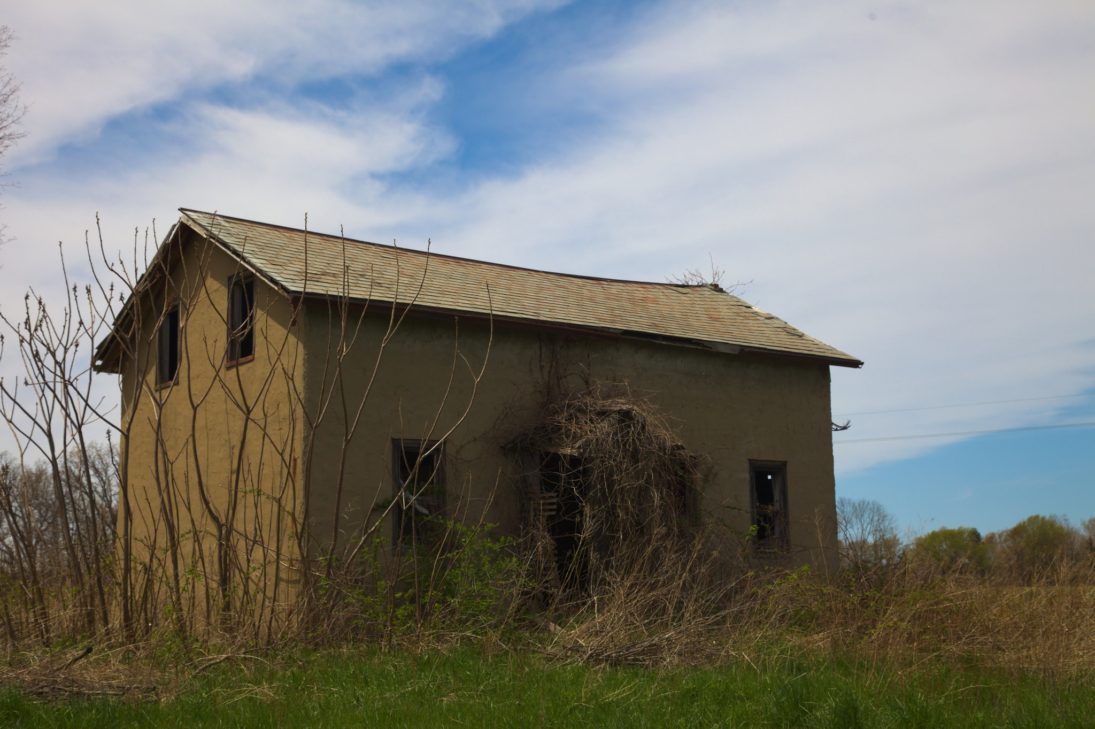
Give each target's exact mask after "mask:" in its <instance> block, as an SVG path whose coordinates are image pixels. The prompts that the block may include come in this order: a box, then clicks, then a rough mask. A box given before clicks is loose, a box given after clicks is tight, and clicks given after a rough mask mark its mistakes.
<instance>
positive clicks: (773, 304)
mask: <svg viewBox="0 0 1095 729" xmlns="http://www.w3.org/2000/svg"><path fill="white" fill-rule="evenodd" d="M60 6H63V7H60ZM0 23H4V24H7V25H9V26H10V27H11V28H12V29H13V31H14V32H15V34H16V36H17V37H16V41H15V43H14V45H13V47H12V48H11V49H10V51H9V54H8V57H7V58H6V63H7V66H8V67H9V69H10V70H11V71H12V72H13V73H15V74H16V75H17V76H18V77H19V79H20V80H21V81H22V84H23V98H24V100H25V101H26V103H27V105H28V107H29V110H28V113H27V116H26V118H25V122H24V124H25V129H26V132H27V136H26V138H25V139H24V140H22V142H21V143H20V145H19V146H18V147H17V148H15V149H14V150H12V152H11V153H10V154H9V156H8V158H7V159H6V161H5V166H6V169H7V172H8V175H9V177H8V181H9V182H10V183H12V184H13V186H10V187H8V188H5V189H4V191H3V197H2V198H0V199H2V202H3V205H4V207H3V210H2V211H0V215H2V218H0V219H2V221H3V222H4V223H5V224H6V225H7V234H8V236H9V238H10V239H11V240H10V241H9V242H8V243H7V244H6V245H5V247H4V248H3V249H2V251H0V256H2V258H3V266H2V268H0V307H3V308H4V309H5V310H10V307H13V306H17V305H18V303H19V301H20V299H21V293H22V290H23V288H24V287H25V286H26V285H27V284H28V283H29V284H33V285H35V286H37V287H39V288H41V289H43V290H46V291H48V290H49V289H50V287H51V286H54V287H55V286H56V282H55V277H54V271H55V264H54V260H55V259H54V255H55V250H56V248H55V246H56V242H57V241H59V240H63V241H66V242H67V243H70V244H79V243H80V242H81V241H82V238H83V231H84V230H85V229H86V228H88V227H89V226H90V225H91V224H92V223H93V222H94V214H95V213H96V212H99V213H100V214H101V215H102V216H103V220H104V230H105V232H106V235H107V238H108V243H109V244H111V245H116V246H118V247H119V248H121V247H124V246H125V245H126V244H127V242H128V241H132V236H133V230H134V228H136V227H142V228H143V227H145V226H147V225H148V224H149V222H150V221H151V220H153V219H156V220H157V225H158V228H159V230H160V231H163V230H166V228H167V227H168V226H169V225H170V222H171V221H172V220H173V218H174V216H175V212H174V211H175V209H176V208H177V207H180V206H186V207H195V208H202V209H215V210H220V211H222V212H224V213H228V214H233V215H240V216H244V217H252V218H257V219H262V220H268V221H272V222H278V223H283V224H288V225H300V224H302V222H303V219H304V214H305V213H308V215H309V224H310V226H311V227H312V228H313V229H319V230H337V229H338V228H339V226H344V227H345V229H346V231H347V233H348V234H350V235H353V236H356V237H362V238H366V239H371V240H380V241H389V240H393V239H396V240H398V241H400V243H401V244H404V245H409V246H422V245H424V244H425V241H426V239H427V238H430V239H432V241H433V245H434V249H435V250H438V251H441V252H446V253H453V254H458V255H470V256H476V257H483V258H488V259H491V260H498V261H503V262H508V263H515V264H521V265H527V266H534V267H540V268H548V269H554V270H562V271H567V272H573V273H582V274H592V275H605V276H613V277H622V278H640V279H649V280H665V279H666V278H667V277H669V276H672V275H674V274H677V273H680V272H681V271H683V270H685V269H689V268H705V267H707V266H708V261H709V260H714V261H715V263H716V264H717V265H718V266H720V267H721V268H724V269H726V271H727V277H728V279H729V280H730V281H743V282H748V283H747V284H746V285H745V286H744V287H743V288H742V290H741V293H742V295H743V296H744V297H745V298H746V299H748V300H749V301H751V302H752V303H754V304H756V305H758V306H760V307H761V308H764V309H767V310H770V311H773V312H775V313H777V314H778V315H780V316H782V317H784V318H786V319H788V320H789V321H791V322H792V323H793V324H795V325H797V326H799V327H801V328H803V329H805V330H806V331H808V332H810V333H811V334H814V335H815V336H818V337H820V338H822V339H824V340H825V341H828V342H830V343H832V344H834V345H836V346H838V347H840V348H842V349H845V350H846V351H849V352H851V353H853V354H855V355H856V356H858V357H860V358H861V359H863V360H864V361H865V362H866V363H867V364H866V367H864V368H863V369H862V370H857V371H849V370H839V369H838V370H835V371H834V373H833V409H834V412H835V414H836V415H837V416H838V417H842V414H844V413H847V414H848V415H847V417H848V418H850V419H851V420H852V423H853V427H852V429H851V430H849V431H848V432H846V433H842V434H838V435H837V436H836V437H835V441H836V444H835V446H834V450H835V454H836V462H837V479H838V493H839V494H840V495H846V496H852V497H857V498H874V499H877V500H878V501H880V502H882V503H883V504H884V505H885V506H887V507H888V508H889V509H890V510H892V511H893V512H894V513H895V514H896V515H897V517H898V519H899V521H900V523H901V524H902V526H903V528H906V529H909V530H924V529H927V528H933V527H935V526H943V525H952V526H953V525H959V524H967V525H972V526H976V527H978V528H981V529H982V530H985V531H989V530H995V529H1000V528H1004V527H1007V526H1009V525H1010V524H1012V523H1014V522H1016V521H1018V520H1019V519H1021V518H1023V517H1025V516H1027V515H1029V514H1031V513H1034V512H1041V513H1053V514H1060V515H1064V516H1067V517H1069V518H1070V519H1072V520H1073V521H1075V522H1079V521H1081V520H1083V519H1085V518H1088V517H1090V516H1095V428H1092V427H1065V428H1057V427H1054V428H1047V427H1046V426H1059V425H1068V424H1070V423H1085V422H1087V423H1089V422H1091V421H1095V396H1093V394H1092V393H1095V291H1093V289H1095V241H1093V240H1092V239H1093V236H1095V205H1093V204H1092V202H1091V201H1092V200H1095V83H1092V82H1091V81H1092V78H1095V9H1093V8H1092V6H1091V5H1090V3H1089V2H1086V1H1084V0H1080V1H1077V2H1066V1H1065V0H1047V1H1046V2H1041V3H1029V2H1025V1H1024V2H1020V1H1018V0H996V1H992V2H989V1H973V0H957V1H955V2H947V3H923V2H888V1H879V2H856V1H851V0H849V1H845V0H839V1H834V2H827V3H806V2H775V1H772V2H752V1H750V2H657V1H653V0H651V1H648V2H638V3H636V2H615V1H607V2H571V3H566V2H562V1H561V0H547V1H544V2H539V1H538V0H479V1H476V2H457V1H453V2H445V3H429V2H416V1H414V0H407V1H405V2H400V3H390V2H384V3H368V2H362V3H351V2H329V1H325V0H308V1H307V2H292V3H289V2H259V0H240V1H239V2H233V3H223V2H212V1H207V0H195V1H194V2H188V3H185V4H184V3H167V2H165V3H156V4H150V3H144V2H136V1H133V2H129V1H126V2H103V3H95V4H86V3H63V2H61V3H51V4H48V6H47V4H45V3H40V2H29V1H26V0H15V2H9V3H6V4H5V10H4V13H3V15H2V16H0ZM1017 428H1023V429H1024V430H1015V429H1017ZM997 430H1004V431H1005V432H997V433H984V434H980V435H977V434H974V435H951V436H947V437H928V438H924V437H913V438H905V437H903V436H924V435H932V434H937V433H966V434H969V433H975V432H978V431H997ZM852 441H856V442H852Z"/></svg>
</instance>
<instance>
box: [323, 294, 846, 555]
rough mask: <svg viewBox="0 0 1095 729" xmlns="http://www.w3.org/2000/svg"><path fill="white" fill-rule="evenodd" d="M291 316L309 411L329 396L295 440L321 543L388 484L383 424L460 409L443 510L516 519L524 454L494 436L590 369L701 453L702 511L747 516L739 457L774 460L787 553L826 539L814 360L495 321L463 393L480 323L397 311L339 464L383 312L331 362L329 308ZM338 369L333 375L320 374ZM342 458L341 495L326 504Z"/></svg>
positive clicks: (742, 521) (830, 501)
mask: <svg viewBox="0 0 1095 729" xmlns="http://www.w3.org/2000/svg"><path fill="white" fill-rule="evenodd" d="M303 318H304V321H303V324H302V326H303V332H302V336H303V338H304V340H305V343H306V344H305V346H306V351H307V352H308V356H307V360H306V367H305V373H306V378H307V387H306V391H307V398H306V401H307V402H308V403H309V406H308V407H309V408H310V409H311V410H312V411H314V412H316V411H319V410H320V409H321V405H320V404H321V403H322V402H326V403H327V405H326V409H325V413H326V414H325V417H324V418H323V420H322V421H321V422H320V424H319V427H318V428H317V430H316V431H315V439H314V443H312V444H311V445H310V446H309V445H307V444H306V446H305V452H306V458H307V459H308V462H309V463H310V464H311V467H310V479H311V484H310V497H309V521H308V523H309V526H310V528H311V530H312V534H313V536H314V537H315V543H316V544H317V545H321V548H322V547H325V546H328V545H329V544H330V538H331V534H332V531H333V529H334V526H335V524H338V525H339V528H340V530H341V534H340V536H339V544H340V545H343V546H344V545H345V544H347V542H352V541H353V540H354V538H355V535H356V534H358V533H360V528H361V525H362V524H363V523H366V521H367V516H368V515H369V514H370V513H372V514H376V513H378V512H379V507H380V506H383V505H384V504H386V503H387V502H388V500H389V499H390V498H391V496H392V494H393V484H392V464H391V459H392V451H391V442H392V439H393V438H406V439H425V438H437V437H439V435H440V434H442V433H444V432H446V431H447V430H448V429H449V428H450V427H453V425H454V424H455V423H456V422H457V421H458V420H459V419H460V417H461V416H462V415H464V410H465V408H468V410H467V413H466V417H465V419H464V420H463V422H462V423H461V424H460V426H459V428H458V429H457V430H456V431H455V432H454V433H453V434H452V435H451V436H450V437H449V439H448V441H447V447H446V448H447V450H446V454H445V470H446V473H445V477H446V482H447V485H448V491H449V504H450V512H452V511H459V510H463V509H464V508H465V507H468V506H470V508H467V513H468V514H469V515H470V516H471V517H472V518H475V517H477V516H478V515H479V514H480V513H481V512H482V510H483V509H484V508H487V509H488V512H487V513H488V519H489V521H491V522H493V523H496V524H498V525H500V526H501V527H502V528H503V530H506V531H510V532H512V531H515V530H516V529H517V528H518V521H519V497H518V490H517V488H516V484H518V483H519V482H521V479H522V475H521V473H520V469H521V465H520V464H518V463H517V462H516V461H515V460H514V458H513V456H512V454H511V453H508V452H507V451H506V450H505V448H504V446H505V444H506V443H508V442H509V441H510V439H512V438H513V437H514V436H515V435H517V434H519V433H521V432H522V431H523V430H524V429H527V428H528V427H529V426H530V425H532V424H533V423H535V422H536V419H537V416H538V414H539V411H540V408H541V407H542V405H543V403H544V398H545V388H547V387H548V386H549V385H551V384H554V386H560V385H561V386H562V387H564V388H570V389H573V390H580V389H582V388H583V387H585V386H588V385H589V384H590V383H593V382H602V383H617V384H619V385H626V386H627V387H629V388H630V390H631V392H632V393H634V394H635V395H637V396H640V397H643V398H645V399H648V400H650V401H651V402H653V403H654V404H655V405H657V406H658V407H659V409H660V410H661V411H662V412H663V413H665V414H666V415H667V416H668V417H669V419H670V421H671V422H672V424H673V426H674V428H675V430H676V432H677V434H678V435H679V437H680V440H681V442H682V443H683V444H684V445H685V446H686V447H687V448H688V449H689V450H690V451H692V452H693V453H696V454H700V455H702V456H705V457H706V458H708V459H709V469H708V473H709V476H710V478H709V480H708V481H707V482H706V483H705V484H704V485H703V503H702V506H701V508H700V512H701V514H702V516H703V518H704V519H707V520H709V521H714V522H717V523H719V524H723V525H726V526H727V527H729V528H730V529H731V530H732V531H733V532H734V533H736V534H741V535H744V533H745V532H746V531H747V530H748V528H749V524H750V521H751V517H750V484H749V461H750V459H757V460H768V461H786V463H787V489H788V510H789V520H790V543H791V544H790V555H791V558H792V559H794V560H795V561H812V562H815V563H821V562H822V561H824V560H823V558H822V555H821V553H819V552H818V547H819V545H824V546H825V547H826V548H831V547H832V546H833V545H834V543H835V518H834V483H833V460H832V440H831V432H830V401H829V372H828V367H827V366H826V365H823V364H817V363H814V362H808V361H803V360H793V359H787V358H778V357H758V356H751V357H748V356H740V355H727V354H718V353H713V352H709V351H703V350H699V349H691V348H685V347H679V346H669V345H666V344H662V343H656V342H645V341H639V340H632V339H622V338H609V337H598V336H590V335H582V334H574V333H566V332H561V331H558V330H554V331H553V330H548V329H543V328H540V329H537V328H532V327H526V326H517V325H511V324H508V325H507V324H496V325H495V327H494V333H493V341H492V342H491V343H490V346H489V360H488V364H487V367H486V369H485V372H484V376H483V378H482V381H481V382H480V383H479V386H478V388H477V390H476V391H475V392H474V394H473V388H474V381H473V372H475V371H476V370H478V368H479V367H480V366H481V364H482V362H483V359H484V357H485V356H487V352H488V339H489V338H490V332H489V327H488V324H487V323H486V322H484V321H482V320H473V319H459V320H457V319H456V318H454V317H452V316H445V315H416V316H409V317H407V318H406V319H405V320H403V322H402V324H401V325H400V326H399V328H398V331H396V333H395V334H394V336H392V337H391V339H390V341H389V343H388V344H387V345H386V347H385V350H384V352H383V356H382V357H381V359H380V363H379V366H377V367H376V368H375V369H376V372H375V379H374V380H373V382H372V386H371V390H370V394H369V397H368V400H367V402H366V404H365V407H364V408H363V409H362V410H361V417H360V419H359V420H358V424H357V426H356V430H354V432H353V434H352V437H350V438H349V441H348V443H349V446H348V447H347V448H346V449H345V461H344V463H343V462H342V453H343V451H344V449H343V443H345V442H347V440H346V434H347V432H348V430H347V428H346V425H345V423H346V422H348V421H352V420H353V417H352V415H351V417H349V418H347V419H344V418H343V410H344V409H343V407H342V405H341V397H342V393H346V394H347V405H348V406H349V407H348V410H350V411H354V410H356V409H357V406H358V405H359V403H360V398H361V395H362V394H363V393H364V392H365V390H366V389H367V383H368V381H369V379H370V378H372V377H374V375H373V371H374V364H376V362H377V357H378V356H379V355H380V341H381V340H382V339H383V337H384V333H385V332H386V331H387V329H388V325H389V322H390V317H389V313H388V311H387V310H384V309H381V308H379V307H375V306H374V308H373V310H372V311H370V312H369V313H368V314H367V315H366V316H365V317H364V319H363V321H362V325H361V328H360V330H359V331H358V333H357V336H356V338H355V340H354V341H353V343H352V345H351V346H350V347H349V348H348V350H347V351H348V354H347V356H346V358H345V359H344V360H343V364H342V366H341V368H339V367H336V365H335V359H334V358H333V357H325V355H324V354H323V353H324V352H329V351H331V350H332V349H333V346H332V343H333V342H334V341H337V339H338V334H337V332H335V331H334V330H333V322H335V321H337V318H335V317H332V316H331V314H330V313H329V311H328V307H327V305H325V304H323V303H322V302H315V303H311V304H309V306H308V307H306V309H305V311H304V314H303ZM457 327H458V329H459V331H458V333H457ZM336 370H337V371H340V372H341V375H342V379H341V386H334V387H332V383H333V382H335V380H336V378H335V375H336ZM323 373H325V374H326V380H327V384H326V385H325V386H321V385H320V382H321V381H323V380H324V374H323ZM323 393H327V394H328V395H333V397H327V398H325V397H324V396H323ZM469 404H470V407H469ZM526 468H527V466H526ZM340 471H341V472H342V473H343V474H344V475H343V478H342V484H343V495H342V497H341V499H340V500H338V503H337V507H336V497H335V491H336V489H337V484H338V483H339V480H340V479H339V473H340ZM488 505H489V506H488ZM336 512H337V517H336V516H335V514H336ZM389 521H390V520H389ZM391 532H392V527H391V525H390V524H384V525H382V526H381V527H380V529H379V532H378V533H379V534H381V535H383V536H384V537H386V538H389V539H390V535H391ZM826 556H827V557H829V559H831V555H826Z"/></svg>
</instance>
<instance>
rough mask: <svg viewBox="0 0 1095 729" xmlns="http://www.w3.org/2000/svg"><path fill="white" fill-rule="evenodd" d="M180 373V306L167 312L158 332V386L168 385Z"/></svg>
mask: <svg viewBox="0 0 1095 729" xmlns="http://www.w3.org/2000/svg"><path fill="white" fill-rule="evenodd" d="M178 373H179V306H178V304H176V305H175V306H173V307H171V308H170V309H168V310H167V313H166V314H164V317H163V321H161V322H160V329H159V331H158V332H156V384H157V385H168V384H170V383H172V382H174V381H175V376H176V375H177V374H178Z"/></svg>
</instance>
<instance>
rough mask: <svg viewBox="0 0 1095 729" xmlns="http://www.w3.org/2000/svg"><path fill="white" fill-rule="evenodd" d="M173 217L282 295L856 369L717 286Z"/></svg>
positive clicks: (219, 219) (193, 215)
mask: <svg viewBox="0 0 1095 729" xmlns="http://www.w3.org/2000/svg"><path fill="white" fill-rule="evenodd" d="M179 212H180V213H181V214H182V216H181V218H180V221H179V223H180V224H181V225H187V226H189V227H190V228H192V229H194V230H195V231H197V232H198V233H199V234H201V235H203V236H206V237H208V238H210V239H212V240H214V241H215V242H217V243H218V244H219V245H221V246H222V247H223V248H225V249H226V250H227V251H228V252H229V253H231V254H233V255H235V256H238V257H239V258H240V259H241V260H243V261H244V262H245V263H246V264H247V265H249V266H251V267H253V268H254V269H255V272H256V273H257V274H259V275H260V276H262V277H263V278H266V279H267V280H268V281H269V282H270V283H271V284H273V285H274V286H275V287H277V288H279V289H281V290H282V291H284V292H285V293H287V294H298V295H318V296H348V297H350V298H351V299H359V300H366V299H368V300H372V301H382V302H395V303H411V302H412V301H413V303H414V305H415V306H416V307H420V308H423V309H426V310H438V311H451V312H463V313H469V314H474V315H479V316H493V317H494V318H495V319H498V320H508V321H526V322H529V323H541V324H550V325H556V326H565V327H568V328H578V329H588V330H593V331H598V332H602V333H608V334H615V335H624V336H631V337H639V338H644V339H655V340H661V341H666V342H669V343H676V344H684V345H692V346H699V347H704V348H708V349H714V350H717V351H725V352H742V351H752V352H768V353H773V354H781V355H791V356H799V357H807V358H811V359H815V360H820V361H824V362H827V363H829V364H834V365H842V366H846V367H859V366H861V365H862V362H860V361H859V360H857V359H856V358H854V357H852V356H851V355H848V354H845V353H844V352H841V351H840V350H838V349H836V348H834V347H830V346H829V345H827V344H825V343H824V342H822V341H820V340H818V339H814V338H813V337H811V336H808V335H807V334H805V333H803V332H801V331H799V330H798V329H795V328H794V327H792V326H791V325H790V324H788V323H787V322H785V321H783V320H782V319H779V318H778V317H775V316H773V315H771V314H768V313H766V312H764V311H761V310H760V309H757V308H755V307H753V306H751V305H749V304H748V303H746V302H745V301H743V300H742V299H740V298H738V297H736V296H733V295H731V294H728V293H726V292H724V291H722V290H721V289H719V288H717V287H712V286H705V285H698V286H687V285H679V284H670V283H648V282H641V281H620V280H614V279H604V278H593V277H589V276H575V275H570V274H562V273H551V272H548V271H537V270H533V269H528V268H518V267H515V266H507V265H502V264H497V263H488V262H486V261H476V260H472V259H467V258H457V257H454V256H446V255H439V254H436V253H426V252H423V251H416V250H409V249H404V248H396V247H394V246H388V245H379V244H376V243H368V242H365V241H358V240H351V239H348V238H343V237H341V236H337V235H323V234H319V233H314V232H311V231H304V230H300V229H296V228H286V227H282V226H278V225H270V224H267V223H259V222H255V221H251V220H245V219H241V218H233V217H230V216H226V215H221V214H217V213H207V212H202V211H198V210H189V209H186V208H181V209H180V211H179Z"/></svg>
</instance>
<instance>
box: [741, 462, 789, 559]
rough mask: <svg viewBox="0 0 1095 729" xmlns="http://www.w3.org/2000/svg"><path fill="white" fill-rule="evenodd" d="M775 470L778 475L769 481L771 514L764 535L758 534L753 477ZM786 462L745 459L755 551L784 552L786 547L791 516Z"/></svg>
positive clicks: (756, 495)
mask: <svg viewBox="0 0 1095 729" xmlns="http://www.w3.org/2000/svg"><path fill="white" fill-rule="evenodd" d="M770 471H773V472H776V473H778V475H779V476H780V478H779V479H778V483H773V485H772V489H773V496H772V507H770V508H771V509H772V511H773V512H774V515H773V516H772V517H771V522H770V523H769V524H768V526H767V529H768V531H769V533H768V534H765V535H764V536H761V535H760V533H759V532H760V528H761V513H760V509H761V504H760V499H759V493H758V491H757V477H758V475H759V474H760V473H762V472H770ZM788 493H789V488H788V478H787V461H773V460H760V459H752V458H751V459H749V518H750V528H751V529H754V530H755V531H754V539H753V545H754V547H755V548H756V549H757V550H758V551H766V552H786V551H788V550H789V549H790V546H791V539H790V536H791V535H790V532H791V518H790V509H789V506H788Z"/></svg>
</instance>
